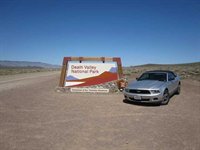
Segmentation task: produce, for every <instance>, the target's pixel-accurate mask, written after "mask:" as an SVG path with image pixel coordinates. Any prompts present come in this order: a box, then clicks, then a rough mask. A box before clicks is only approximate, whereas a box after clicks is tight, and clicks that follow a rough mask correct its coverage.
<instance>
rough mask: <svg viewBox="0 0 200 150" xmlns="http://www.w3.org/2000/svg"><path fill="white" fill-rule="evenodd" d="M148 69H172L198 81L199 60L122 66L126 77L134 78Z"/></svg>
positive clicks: (199, 78) (183, 76)
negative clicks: (183, 62)
mask: <svg viewBox="0 0 200 150" xmlns="http://www.w3.org/2000/svg"><path fill="white" fill-rule="evenodd" d="M149 70H172V71H174V72H176V73H177V74H178V75H180V76H181V77H182V78H191V79H196V80H199V81H200V62H195V63H185V64H145V65H140V66H130V67H124V68H123V71H124V74H125V76H126V77H127V78H134V77H135V76H139V75H140V74H141V73H143V72H144V71H149Z"/></svg>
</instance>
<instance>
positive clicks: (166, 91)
mask: <svg viewBox="0 0 200 150" xmlns="http://www.w3.org/2000/svg"><path fill="white" fill-rule="evenodd" d="M169 99H170V95H169V92H168V90H167V89H166V90H165V91H164V94H163V101H162V102H161V104H162V105H167V104H168V103H169Z"/></svg>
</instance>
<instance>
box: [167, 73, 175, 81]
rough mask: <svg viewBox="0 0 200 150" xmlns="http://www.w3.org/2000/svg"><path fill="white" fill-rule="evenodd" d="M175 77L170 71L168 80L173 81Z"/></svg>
mask: <svg viewBox="0 0 200 150" xmlns="http://www.w3.org/2000/svg"><path fill="white" fill-rule="evenodd" d="M174 79H175V76H174V74H172V73H170V72H169V73H168V80H169V81H172V80H174Z"/></svg>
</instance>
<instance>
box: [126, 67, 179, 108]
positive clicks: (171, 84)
mask: <svg viewBox="0 0 200 150" xmlns="http://www.w3.org/2000/svg"><path fill="white" fill-rule="evenodd" d="M180 90H181V81H180V78H179V76H177V75H176V74H175V73H174V72H172V71H168V70H167V71H164V70H155V71H147V72H145V73H143V74H142V75H141V76H140V77H139V78H138V79H136V81H133V82H131V83H129V84H128V86H127V87H126V88H125V89H124V91H123V93H124V97H125V100H128V101H133V102H145V103H159V104H163V105H166V104H168V102H169V99H170V97H171V96H172V95H173V94H175V93H176V94H180Z"/></svg>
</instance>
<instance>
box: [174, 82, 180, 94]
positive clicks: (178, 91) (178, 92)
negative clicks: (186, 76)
mask: <svg viewBox="0 0 200 150" xmlns="http://www.w3.org/2000/svg"><path fill="white" fill-rule="evenodd" d="M180 93H181V84H180V83H179V84H178V87H177V89H176V93H175V94H177V95H179V94H180Z"/></svg>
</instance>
